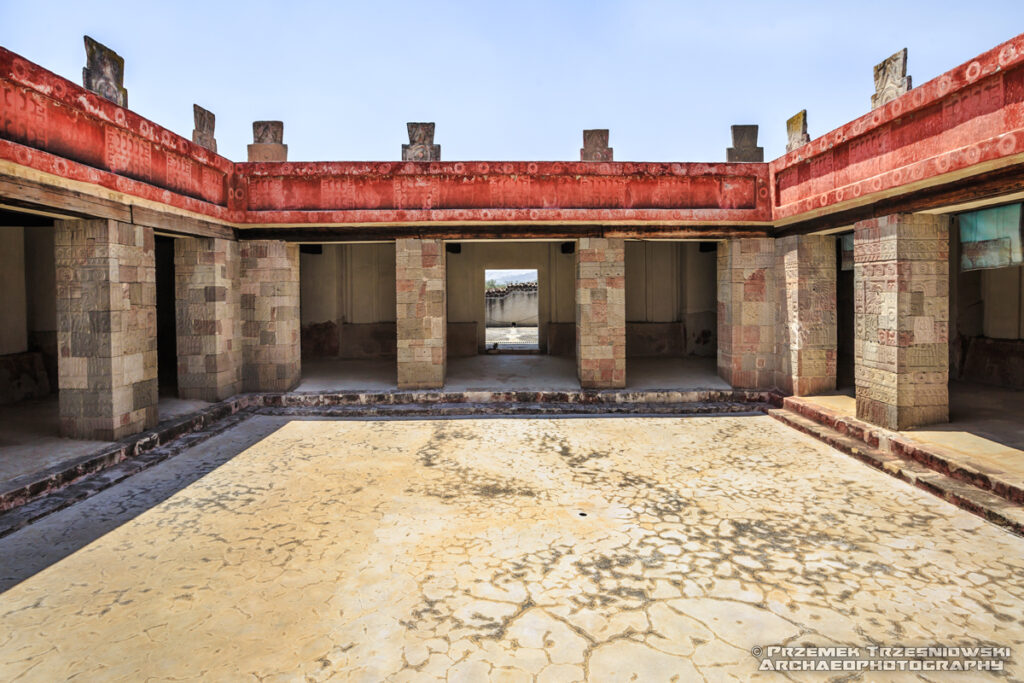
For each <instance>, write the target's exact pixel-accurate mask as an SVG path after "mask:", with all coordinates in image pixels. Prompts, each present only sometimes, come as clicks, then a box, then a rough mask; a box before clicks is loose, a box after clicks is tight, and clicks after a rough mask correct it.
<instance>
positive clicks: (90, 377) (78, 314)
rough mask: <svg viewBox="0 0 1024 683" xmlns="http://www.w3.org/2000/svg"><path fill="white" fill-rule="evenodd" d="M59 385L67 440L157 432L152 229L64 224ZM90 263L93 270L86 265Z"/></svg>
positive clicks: (60, 231)
mask: <svg viewBox="0 0 1024 683" xmlns="http://www.w3.org/2000/svg"><path fill="white" fill-rule="evenodd" d="M55 227H56V233H55V240H54V242H55V244H56V245H58V249H57V281H58V283H60V282H77V283H78V286H77V287H75V288H68V287H59V286H58V288H57V302H58V305H57V326H58V332H57V345H58V383H59V386H60V418H61V419H60V423H61V429H62V430H63V433H64V434H65V436H71V437H76V438H91V439H118V438H121V437H122V436H126V435H128V434H133V433H136V432H139V431H142V430H144V429H148V428H150V427H153V426H155V425H156V419H157V413H156V372H157V368H156V297H155V291H151V287H150V285H151V284H152V283H154V282H155V268H156V265H155V262H154V250H153V236H152V229H151V228H144V227H142V226H135V225H130V224H125V223H118V222H116V221H109V220H92V221H57V223H56V224H55ZM83 257H86V258H88V259H89V263H88V264H83V263H82V258H83Z"/></svg>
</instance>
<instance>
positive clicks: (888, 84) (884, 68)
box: [871, 48, 914, 109]
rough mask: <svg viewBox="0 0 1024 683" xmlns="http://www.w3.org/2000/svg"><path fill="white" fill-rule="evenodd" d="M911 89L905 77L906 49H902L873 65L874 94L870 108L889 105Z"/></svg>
mask: <svg viewBox="0 0 1024 683" xmlns="http://www.w3.org/2000/svg"><path fill="white" fill-rule="evenodd" d="M912 87H914V86H913V85H911V79H910V76H908V75H907V48H903V49H902V50H900V51H899V52H897V53H896V54H894V55H891V56H890V57H889V58H888V59H884V60H882V62H880V63H879V64H876V65H875V94H874V95H872V96H871V108H872V109H878V108H879V107H881V106H882V105H885V104H889V103H890V102H892V101H893V100H895V99H896V98H897V97H899V96H900V95H902V94H903V93H905V92H907V91H908V90H910V89H911V88H912Z"/></svg>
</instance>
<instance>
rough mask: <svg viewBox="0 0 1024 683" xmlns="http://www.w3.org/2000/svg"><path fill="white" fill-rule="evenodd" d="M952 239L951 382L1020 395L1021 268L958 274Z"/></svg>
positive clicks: (1023, 384) (1023, 347)
mask: <svg viewBox="0 0 1024 683" xmlns="http://www.w3.org/2000/svg"><path fill="white" fill-rule="evenodd" d="M951 233H952V234H951V244H950V250H949V251H950V273H951V274H952V276H951V277H950V299H949V306H950V311H951V312H952V313H954V314H955V318H954V320H955V325H952V326H951V328H952V329H951V331H950V377H951V378H955V379H960V380H965V381H969V382H981V383H984V384H992V385H997V386H1002V387H1009V388H1013V389H1024V267H1021V266H1011V267H1005V268H992V269H988V270H969V271H966V272H963V271H961V269H960V238H959V234H958V232H957V231H956V230H953V231H951Z"/></svg>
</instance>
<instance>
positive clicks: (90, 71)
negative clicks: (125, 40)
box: [82, 36, 128, 107]
mask: <svg viewBox="0 0 1024 683" xmlns="http://www.w3.org/2000/svg"><path fill="white" fill-rule="evenodd" d="M85 54H86V56H87V59H88V61H87V63H86V65H85V66H84V67H83V68H82V85H84V86H85V89H86V90H91V91H92V92H94V93H96V94H97V95H100V96H101V97H105V98H106V99H108V100H110V101H111V102H113V103H114V104H117V105H120V106H122V107H127V106H128V91H127V90H126V89H125V87H124V58H123V57H121V55H119V54H117V53H116V52H114V51H113V50H111V49H110V48H109V47H107V46H106V45H103V44H101V43H97V42H96V41H95V40H93V39H92V38H90V37H89V36H85Z"/></svg>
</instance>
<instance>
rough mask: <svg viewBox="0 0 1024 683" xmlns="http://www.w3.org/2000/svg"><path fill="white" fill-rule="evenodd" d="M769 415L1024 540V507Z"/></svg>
mask: <svg viewBox="0 0 1024 683" xmlns="http://www.w3.org/2000/svg"><path fill="white" fill-rule="evenodd" d="M768 414H769V415H771V416H772V417H773V418H775V419H776V420H779V421H780V422H782V423H783V424H786V425H788V426H790V427H792V428H794V429H796V430H799V431H801V432H803V433H805V434H809V435H810V436H813V437H814V438H816V439H818V440H819V441H822V442H824V443H826V444H828V445H829V446H831V447H832V448H835V449H836V450H838V451H841V452H843V453H846V454H847V455H852V456H853V457H855V458H857V459H858V460H860V461H862V462H865V463H867V464H868V465H871V466H872V467H874V468H876V469H879V470H882V471H883V472H886V473H887V474H890V475H892V476H894V477H896V478H897V479H901V480H903V481H905V482H908V483H910V484H912V485H914V486H916V487H917V488H920V489H923V490H925V491H928V492H929V493H932V494H934V495H936V496H938V497H939V498H942V499H943V500H946V501H948V502H950V503H952V504H954V505H956V506H957V507H959V508H962V509H964V510H967V511H968V512H971V513H973V514H976V515H978V516H980V517H983V518H985V519H987V520H988V521H990V522H992V523H994V524H998V525H999V526H1002V527H1005V528H1006V529H1008V530H1009V531H1011V532H1013V533H1015V534H1017V535H1019V536H1024V505H1020V504H1017V503H1015V502H1012V501H1009V500H1007V499H1005V498H1002V497H1000V496H998V495H996V494H995V493H993V492H992V491H987V490H985V489H982V488H979V487H978V486H974V485H973V484H971V483H969V482H967V481H962V480H959V479H955V478H953V477H951V476H948V475H946V474H943V473H942V472H937V471H935V470H933V469H931V468H929V467H928V466H926V465H924V464H922V463H920V462H917V461H916V460H913V459H909V458H902V457H899V456H897V455H893V454H892V453H889V452H886V451H883V450H881V449H879V448H877V447H873V446H871V445H869V444H867V443H865V442H864V441H863V440H861V439H859V438H855V437H854V436H851V435H850V434H843V433H841V432H839V431H837V430H836V429H833V428H831V427H828V426H826V425H823V424H820V423H818V422H816V421H815V420H812V419H810V418H808V417H805V416H803V415H800V414H798V413H797V412H795V411H792V410H789V409H788V408H774V409H771V410H769V411H768Z"/></svg>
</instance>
